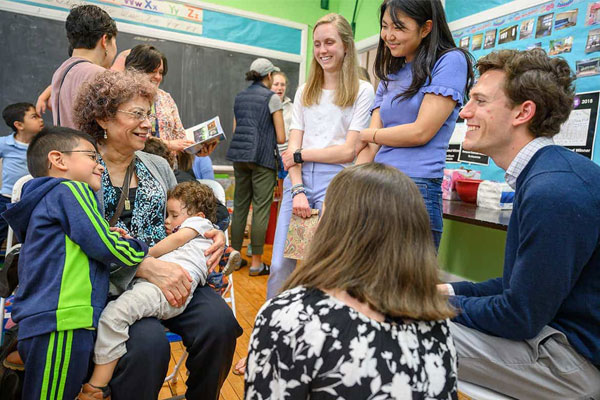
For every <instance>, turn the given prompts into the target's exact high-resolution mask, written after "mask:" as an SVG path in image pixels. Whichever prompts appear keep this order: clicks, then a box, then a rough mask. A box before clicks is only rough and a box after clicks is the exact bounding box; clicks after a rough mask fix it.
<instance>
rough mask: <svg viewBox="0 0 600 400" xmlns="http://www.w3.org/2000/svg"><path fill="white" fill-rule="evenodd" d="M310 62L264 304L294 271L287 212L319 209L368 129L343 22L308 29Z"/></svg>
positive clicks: (368, 100)
mask: <svg viewBox="0 0 600 400" xmlns="http://www.w3.org/2000/svg"><path fill="white" fill-rule="evenodd" d="M313 41H314V43H313V44H314V58H313V60H312V64H311V68H310V74H309V76H308V81H307V83H306V84H304V85H302V86H300V88H298V91H297V92H296V97H295V98H294V106H293V116H292V124H291V126H290V137H289V142H288V149H287V150H286V151H284V152H283V154H282V156H281V157H282V160H283V164H284V166H285V168H286V170H288V171H289V175H288V177H287V178H286V179H285V181H284V184H283V190H284V193H283V201H282V204H281V208H280V211H279V217H278V219H277V229H276V231H275V241H274V243H273V258H272V260H271V263H272V264H271V275H270V276H269V281H268V286H267V299H269V298H271V297H273V296H275V295H276V294H277V293H278V292H279V290H280V289H281V287H282V285H283V283H284V282H285V280H286V279H287V277H288V276H289V275H290V274H291V273H292V271H293V270H294V268H295V267H296V260H292V259H288V258H284V257H283V248H284V245H285V239H286V236H287V231H288V227H289V223H290V218H291V216H292V213H293V214H295V215H298V216H300V217H302V218H307V217H309V216H310V215H311V209H317V210H321V207H322V206H323V199H324V198H325V190H326V189H327V186H328V185H329V182H331V180H332V179H333V177H334V176H335V175H336V174H337V173H338V172H340V171H341V170H342V169H343V168H344V167H346V166H347V165H349V164H350V163H351V162H352V161H354V158H355V156H356V142H357V139H358V134H359V131H360V130H361V129H364V128H365V127H367V126H368V125H369V108H370V107H371V105H372V103H373V99H374V92H373V87H372V86H371V84H369V83H368V82H363V81H359V79H358V58H357V55H356V49H355V46H354V40H353V38H352V29H351V27H350V24H349V23H348V21H346V19H345V18H344V17H342V16H341V15H338V14H328V15H325V16H324V17H322V18H321V19H319V20H318V21H317V23H316V24H315V28H314V30H313Z"/></svg>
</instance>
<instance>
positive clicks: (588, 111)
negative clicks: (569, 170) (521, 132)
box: [554, 92, 600, 159]
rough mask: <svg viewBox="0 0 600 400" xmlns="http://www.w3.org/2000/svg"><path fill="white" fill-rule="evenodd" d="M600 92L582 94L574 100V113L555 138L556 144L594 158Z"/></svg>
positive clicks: (572, 112)
mask: <svg viewBox="0 0 600 400" xmlns="http://www.w3.org/2000/svg"><path fill="white" fill-rule="evenodd" d="M599 99H600V92H591V93H580V94H577V95H575V99H574V100H573V111H571V114H570V115H569V119H567V121H566V122H565V123H564V124H562V126H561V127H560V132H559V133H558V134H557V135H556V136H554V143H555V144H557V145H559V146H564V147H566V148H568V149H571V150H573V151H574V152H576V153H579V154H581V155H583V156H585V157H587V158H590V159H591V158H592V154H593V151H594V136H595V135H596V122H597V119H598V100H599Z"/></svg>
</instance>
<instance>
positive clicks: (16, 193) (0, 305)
mask: <svg viewBox="0 0 600 400" xmlns="http://www.w3.org/2000/svg"><path fill="white" fill-rule="evenodd" d="M31 179H33V177H32V176H31V175H25V176H23V177H21V178H19V179H17V181H16V182H15V184H14V186H13V190H12V195H11V198H10V201H11V203H16V202H17V201H19V200H21V191H22V190H23V185H24V184H25V182H27V181H30V180H31ZM13 241H14V232H13V230H12V228H11V227H10V225H9V226H8V235H7V236H6V253H5V254H8V253H10V251H11V250H12V248H13ZM5 303H6V299H5V298H4V297H0V346H1V345H2V342H3V341H4V304H5Z"/></svg>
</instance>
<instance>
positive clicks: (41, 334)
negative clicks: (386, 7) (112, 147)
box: [2, 127, 148, 400]
mask: <svg viewBox="0 0 600 400" xmlns="http://www.w3.org/2000/svg"><path fill="white" fill-rule="evenodd" d="M97 157H98V154H97V148H96V142H95V140H94V139H93V138H92V137H90V136H89V135H87V134H85V133H82V132H79V131H76V130H73V129H70V128H59V127H51V128H45V129H44V130H42V132H41V133H39V134H38V135H37V136H36V137H35V138H34V139H33V140H32V141H31V144H30V145H29V148H28V150H27V165H28V168H29V172H30V173H31V175H33V177H34V178H35V179H33V180H31V181H29V182H27V183H26V184H25V186H24V187H23V193H22V196H21V200H20V201H19V202H18V203H14V204H11V205H9V206H8V210H7V211H6V212H4V213H3V214H2V216H3V217H4V218H5V219H6V220H7V221H8V223H9V224H10V226H11V227H12V228H13V229H14V230H15V236H16V237H17V239H18V240H19V241H20V242H21V243H23V246H22V248H21V254H20V258H19V287H18V289H17V293H16V296H15V302H14V306H13V310H12V318H13V319H14V321H15V322H17V323H18V324H19V335H18V340H19V343H18V350H19V354H20V355H21V357H22V358H23V360H24V362H25V381H24V387H25V388H26V390H24V392H23V397H22V398H23V399H24V400H28V399H45V398H48V397H56V398H60V399H63V398H65V399H73V398H75V396H77V393H79V390H80V388H81V385H82V384H83V383H84V382H85V379H86V378H87V376H88V367H89V365H90V361H91V355H92V350H93V348H94V340H95V336H96V332H95V330H94V328H95V327H96V326H97V325H98V318H99V317H100V313H101V312H102V309H103V308H104V305H105V304H106V299H107V297H108V285H109V268H108V265H110V264H115V265H117V266H120V267H123V268H128V267H134V266H136V265H137V264H139V263H141V262H142V260H143V259H144V257H145V256H146V254H147V252H148V246H147V245H146V244H145V243H144V242H142V241H139V240H135V239H123V238H121V237H120V236H119V235H118V234H117V233H115V232H110V230H109V229H110V228H109V226H108V223H107V222H106V220H105V219H104V217H103V216H102V214H100V212H99V210H98V205H97V203H96V196H95V194H94V192H95V191H97V190H99V189H100V184H101V183H100V182H101V177H102V172H103V170H104V168H103V167H102V166H101V165H99V164H98V162H97V161H98V158H97Z"/></svg>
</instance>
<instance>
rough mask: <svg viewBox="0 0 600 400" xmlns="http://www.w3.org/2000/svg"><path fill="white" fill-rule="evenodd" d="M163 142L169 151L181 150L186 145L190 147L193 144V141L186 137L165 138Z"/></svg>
mask: <svg viewBox="0 0 600 400" xmlns="http://www.w3.org/2000/svg"><path fill="white" fill-rule="evenodd" d="M165 143H166V144H167V147H168V148H169V150H171V151H183V150H184V149H185V148H186V147H190V146H192V145H193V144H194V142H192V141H191V140H187V139H173V140H165Z"/></svg>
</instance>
